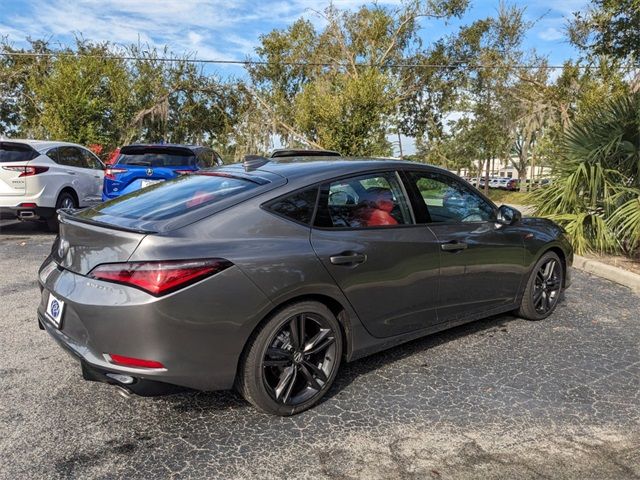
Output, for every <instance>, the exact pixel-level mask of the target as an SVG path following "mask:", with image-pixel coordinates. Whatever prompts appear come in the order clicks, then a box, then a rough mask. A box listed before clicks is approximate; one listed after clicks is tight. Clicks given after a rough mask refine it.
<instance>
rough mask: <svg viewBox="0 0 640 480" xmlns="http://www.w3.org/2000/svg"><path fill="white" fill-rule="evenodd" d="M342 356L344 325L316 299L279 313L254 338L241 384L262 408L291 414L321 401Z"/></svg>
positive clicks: (250, 399) (252, 401)
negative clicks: (342, 330)
mask: <svg viewBox="0 0 640 480" xmlns="http://www.w3.org/2000/svg"><path fill="white" fill-rule="evenodd" d="M341 357H342V335H341V331H340V325H339V324H338V321H337V320H336V317H335V316H334V315H333V313H332V312H331V311H330V310H329V309H328V308H327V307H326V306H324V305H322V304H321V303H317V302H300V303H296V304H293V305H290V306H288V307H286V308H284V309H282V310H280V311H278V312H277V313H276V314H274V315H273V316H272V317H271V318H270V319H269V320H268V321H267V323H265V324H264V326H262V328H261V329H260V330H259V331H258V333H257V334H256V335H255V336H254V337H253V338H252V340H251V341H250V343H249V345H248V346H247V349H246V351H245V355H244V356H243V362H242V364H241V365H240V372H239V378H238V387H239V390H240V393H242V395H243V396H244V398H245V399H246V400H247V401H249V402H250V403H252V404H253V405H255V406H256V407H257V408H259V409H260V410H262V411H264V412H267V413H272V414H276V415H282V416H288V415H293V414H296V413H299V412H302V411H303V410H306V409H308V408H310V407H312V406H313V405H315V404H316V403H318V401H320V399H321V398H322V397H323V396H324V394H325V393H326V392H327V390H329V388H330V387H331V384H332V383H333V380H334V379H335V377H336V374H337V372H338V367H339V366H340V360H341Z"/></svg>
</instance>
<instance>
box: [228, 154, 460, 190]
mask: <svg viewBox="0 0 640 480" xmlns="http://www.w3.org/2000/svg"><path fill="white" fill-rule="evenodd" d="M407 168H420V169H435V170H438V171H439V172H443V173H446V174H449V175H454V174H452V173H451V172H449V171H448V170H445V169H443V168H440V167H435V166H432V165H428V164H425V163H418V162H410V161H407V160H398V159H391V158H367V157H284V158H262V162H260V163H258V164H257V165H256V166H252V167H251V168H249V169H245V165H244V164H243V163H235V164H232V165H227V166H223V167H219V170H222V171H225V170H227V171H229V172H230V173H232V172H234V171H238V170H241V171H242V172H245V171H248V172H249V173H252V174H255V175H258V176H259V175H260V174H261V173H262V174H264V173H270V174H275V175H279V176H281V177H285V178H287V179H289V180H291V181H293V180H298V179H300V180H304V181H305V182H306V183H309V184H310V183H314V182H317V181H319V180H322V179H323V178H327V179H328V178H331V177H339V176H341V175H349V174H351V173H359V172H367V171H371V170H385V169H389V170H391V169H407Z"/></svg>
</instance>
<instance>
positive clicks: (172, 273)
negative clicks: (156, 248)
mask: <svg viewBox="0 0 640 480" xmlns="http://www.w3.org/2000/svg"><path fill="white" fill-rule="evenodd" d="M231 265H233V264H232V263H231V262H229V261H228V260H224V259H222V258H210V259H204V260H173V261H165V262H128V263H105V264H103V265H98V266H97V267H95V268H94V269H93V270H91V272H89V277H91V278H95V279H97V280H105V281H107V282H115V283H121V284H123V285H129V286H131V287H136V288H139V289H141V290H144V291H145V292H149V293H150V294H151V295H155V296H157V297H159V296H161V295H165V294H167V293H170V292H174V291H176V290H179V289H180V288H184V287H186V286H187V285H191V284H192V283H195V282H197V281H198V280H202V279H203V278H205V277H209V276H211V275H214V274H216V273H219V272H221V271H223V270H225V269H227V268H229V267H230V266H231Z"/></svg>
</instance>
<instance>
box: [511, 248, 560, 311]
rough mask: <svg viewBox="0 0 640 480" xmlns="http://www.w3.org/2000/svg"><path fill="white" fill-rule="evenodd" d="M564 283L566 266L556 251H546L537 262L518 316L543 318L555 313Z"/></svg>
mask: <svg viewBox="0 0 640 480" xmlns="http://www.w3.org/2000/svg"><path fill="white" fill-rule="evenodd" d="M563 284H564V268H563V267H562V262H561V261H560V257H558V255H557V254H555V253H554V252H547V253H545V254H544V255H543V256H542V257H541V258H540V260H538V262H537V263H536V265H535V267H534V268H533V271H532V272H531V276H530V277H529V280H528V281H527V286H526V288H525V291H524V295H523V297H522V303H521V304H520V309H519V310H518V311H517V314H518V316H520V317H522V318H526V319H528V320H542V319H545V318H547V317H548V316H549V315H551V314H552V313H553V311H554V310H555V308H556V306H557V305H558V301H559V299H560V293H561V292H562V285H563Z"/></svg>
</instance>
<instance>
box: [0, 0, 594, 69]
mask: <svg viewBox="0 0 640 480" xmlns="http://www.w3.org/2000/svg"><path fill="white" fill-rule="evenodd" d="M328 3H329V2H328V1H323V0H315V1H314V0H290V1H283V0H266V1H259V2H251V1H248V0H0V12H1V14H0V36H7V37H8V38H9V40H10V41H12V42H13V43H14V44H16V45H18V46H19V45H21V44H23V43H24V40H25V38H26V37H27V36H31V37H33V38H48V39H50V41H51V43H52V44H53V45H55V44H56V43H61V44H65V45H66V44H70V43H72V42H73V35H74V34H82V35H84V37H85V38H87V39H91V40H109V41H111V42H115V43H120V44H128V43H135V42H138V41H141V42H143V43H150V44H153V45H157V46H162V45H168V46H169V47H170V48H171V49H172V50H173V51H174V52H176V53H183V52H190V53H192V54H195V55H196V56H197V57H198V58H207V59H223V60H230V59H244V58H246V56H247V55H251V54H252V53H253V48H254V47H255V45H256V44H257V43H258V38H259V35H260V34H262V33H267V32H269V31H271V30H272V29H274V28H281V27H284V26H286V25H288V24H290V23H291V22H292V21H293V20H295V19H296V18H299V17H300V16H305V17H307V18H309V19H311V20H312V21H314V22H316V23H318V24H321V19H320V17H319V16H318V15H317V14H316V13H315V11H317V10H322V9H323V8H324V7H326V6H327V5H328ZM363 3H367V2H362V1H358V0H335V1H334V4H335V5H336V6H338V7H341V8H356V7H357V6H359V5H361V4H363ZM379 3H380V4H389V5H390V6H393V5H394V4H398V3H399V1H398V0H387V1H384V0H382V1H380V2H379ZM498 3H499V2H498V0H491V1H486V0H485V1H481V0H476V1H473V2H472V4H471V8H470V9H469V11H468V12H467V14H466V15H465V16H464V18H463V19H461V20H459V21H458V20H456V21H455V22H452V23H451V24H449V25H445V24H444V23H443V22H440V21H432V20H424V21H423V23H422V27H423V30H422V36H423V38H424V40H425V41H426V42H428V41H429V40H433V39H437V38H439V37H441V36H442V35H444V34H446V33H451V32H453V31H455V30H456V28H457V26H458V25H460V24H464V23H470V22H472V21H473V20H475V19H477V18H482V17H485V16H488V15H491V14H493V13H495V12H496V10H497V8H498ZM512 3H515V4H517V5H520V6H526V16H527V18H528V19H529V20H536V24H535V26H534V27H533V28H532V29H531V31H530V32H529V34H528V35H527V38H526V41H525V45H526V47H527V48H535V49H536V50H537V51H538V52H539V53H542V54H544V55H547V56H548V57H549V59H550V61H551V63H561V62H562V61H563V60H565V59H567V58H570V57H572V56H575V54H576V52H575V51H574V50H573V48H572V47H571V46H570V45H568V43H567V42H566V40H565V38H564V35H563V29H564V25H565V24H566V19H567V18H568V17H569V16H571V14H572V13H573V12H575V11H577V10H580V9H583V8H584V7H585V5H586V3H587V2H586V1H585V0H539V1H536V2H525V1H518V0H516V1H515V2H512ZM217 71H218V72H219V73H220V74H222V75H223V76H225V75H228V74H233V75H242V69H241V68H240V67H217Z"/></svg>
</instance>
